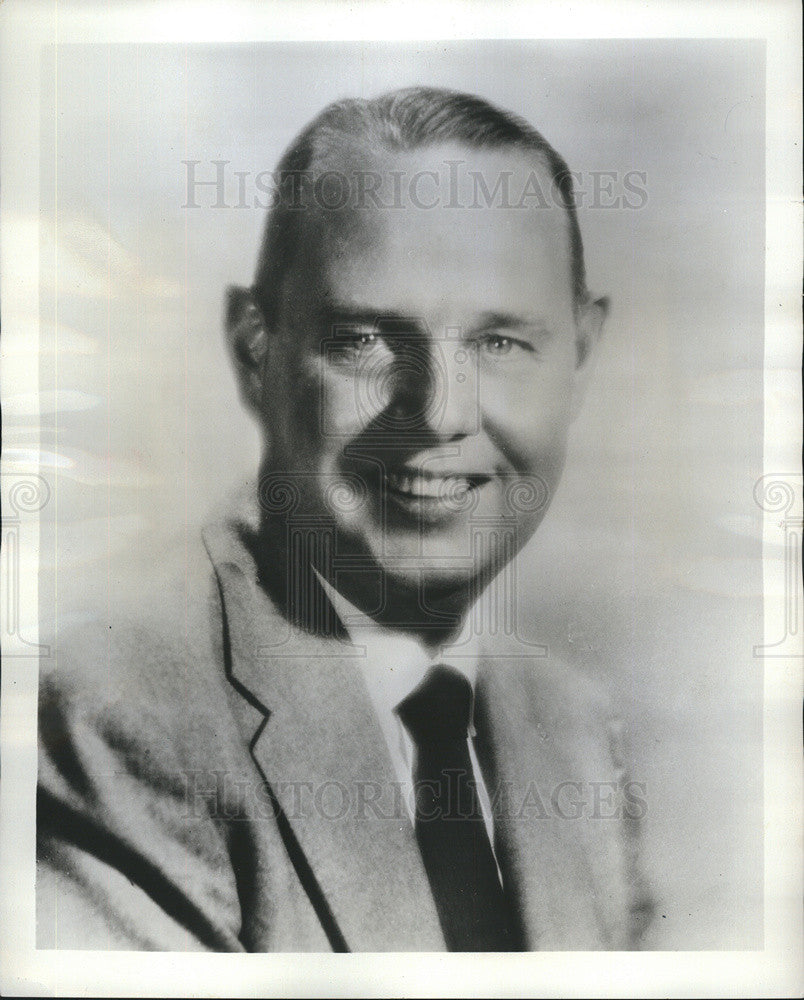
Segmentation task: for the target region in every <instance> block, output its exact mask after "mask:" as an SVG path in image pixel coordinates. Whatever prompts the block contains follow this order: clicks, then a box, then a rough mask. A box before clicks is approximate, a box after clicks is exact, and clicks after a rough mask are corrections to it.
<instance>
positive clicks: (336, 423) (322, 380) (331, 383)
mask: <svg viewBox="0 0 804 1000" xmlns="http://www.w3.org/2000/svg"><path fill="white" fill-rule="evenodd" d="M316 383H317V385H318V386H319V413H320V420H321V426H322V430H323V432H324V434H325V435H327V436H329V437H330V438H331V439H332V440H341V441H342V442H344V443H345V442H347V441H349V440H351V439H352V438H354V437H355V436H356V435H358V434H359V433H360V432H361V431H362V430H364V429H365V428H366V427H367V426H368V425H369V424H371V423H372V422H373V421H374V420H376V419H377V417H378V416H380V414H381V413H383V411H384V410H385V409H386V408H387V406H388V398H387V393H386V391H385V380H381V379H377V378H367V377H363V376H361V375H360V374H354V373H349V372H344V371H342V370H340V369H338V368H337V367H335V366H326V365H321V366H319V370H318V373H317V377H316Z"/></svg>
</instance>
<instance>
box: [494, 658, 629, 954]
mask: <svg viewBox="0 0 804 1000" xmlns="http://www.w3.org/2000/svg"><path fill="white" fill-rule="evenodd" d="M597 715H598V716H599V717H595V716H596V713H595V712H594V711H591V712H590V705H589V692H588V690H587V691H584V689H583V685H582V684H579V683H578V682H577V681H573V680H572V679H571V676H570V675H568V674H567V673H566V672H565V671H563V670H562V669H561V667H559V666H557V665H556V664H555V663H554V662H553V661H550V660H534V659H523V658H521V657H518V658H514V657H509V658H504V657H495V658H494V659H493V660H490V659H487V660H486V661H485V662H484V663H483V664H482V665H481V669H480V672H479V676H478V688H477V708H476V725H477V728H478V756H479V757H480V759H481V761H482V762H483V768H484V772H485V773H486V774H487V783H488V785H489V792H490V794H492V796H493V795H495V794H496V795H497V801H496V803H495V806H496V809H495V832H496V848H497V855H498V861H499V863H500V867H501V870H502V872H503V876H504V879H505V881H506V884H507V885H508V886H509V887H510V890H509V891H511V892H512V894H513V896H514V899H515V905H516V907H517V909H518V912H519V914H520V918H521V921H522V927H523V931H524V937H525V946H526V948H528V949H539V950H570V949H583V950H593V949H594V950H596V949H601V948H618V947H620V948H621V947H626V946H627V945H626V942H627V929H628V928H627V910H628V908H627V899H626V897H625V893H624V886H625V884H626V881H625V875H626V873H625V871H624V864H623V851H622V844H621V841H620V835H621V826H622V824H621V823H620V822H619V821H618V820H617V819H616V818H613V817H612V816H611V815H610V814H611V813H612V812H613V811H614V810H613V807H612V806H611V804H610V798H609V795H610V793H611V792H612V788H615V789H616V782H617V781H618V778H619V775H618V774H617V772H616V771H615V770H614V767H613V764H612V761H611V758H610V756H609V755H608V752H607V746H606V738H605V732H606V730H605V718H603V717H602V713H597ZM612 783H614V784H612ZM596 785H597V786H598V788H599V789H600V791H598V792H596V791H595V786H596ZM596 796H597V798H596ZM615 798H617V796H616V794H615ZM596 803H597V804H596ZM595 813H597V814H598V815H595Z"/></svg>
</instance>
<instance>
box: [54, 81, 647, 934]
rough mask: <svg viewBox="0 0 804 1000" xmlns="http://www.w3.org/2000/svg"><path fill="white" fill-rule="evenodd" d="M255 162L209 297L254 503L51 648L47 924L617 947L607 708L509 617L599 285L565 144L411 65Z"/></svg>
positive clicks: (618, 780)
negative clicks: (257, 196)
mask: <svg viewBox="0 0 804 1000" xmlns="http://www.w3.org/2000/svg"><path fill="white" fill-rule="evenodd" d="M276 176H277V190H276V198H275V202H274V205H273V207H272V209H271V212H270V214H269V218H268V223H267V227H266V233H265V238H264V242H263V248H262V252H261V256H260V261H259V264H258V268H257V274H256V278H255V281H254V285H253V287H252V288H251V289H249V290H245V289H236V290H233V291H232V293H231V294H230V299H229V305H228V311H227V329H228V335H229V344H230V347H231V353H232V357H233V360H234V363H235V368H236V371H237V375H238V380H239V385H240V389H241V394H242V397H243V400H244V402H245V403H246V405H247V406H248V407H249V409H250V410H251V411H252V412H253V413H254V414H255V415H256V418H257V420H258V421H259V424H260V427H261V428H262V431H263V437H264V449H263V458H262V464H261V469H260V476H259V483H258V484H256V485H254V486H252V488H251V491H250V492H251V494H252V496H251V505H250V508H249V505H248V504H246V507H245V509H244V510H242V511H239V512H238V513H237V514H235V515H230V516H229V517H228V518H225V519H224V520H223V521H221V522H220V523H218V524H215V525H211V526H210V527H209V528H207V529H206V530H205V532H204V551H203V552H201V553H199V554H198V556H197V557H196V556H192V555H188V557H187V560H186V563H185V565H183V566H182V568H181V573H180V576H179V578H178V582H177V583H174V584H173V585H172V587H162V588H158V587H156V586H155V585H153V586H151V587H150V588H148V591H149V592H148V594H147V595H146V601H145V603H146V605H149V606H148V607H146V608H144V609H141V610H139V611H136V612H131V611H130V610H129V611H128V612H127V614H126V615H125V617H124V616H122V615H121V616H115V617H114V619H113V620H109V621H104V622H101V623H99V625H98V628H96V629H92V628H88V629H86V630H85V632H84V634H83V635H82V636H80V637H76V638H75V639H73V640H72V641H71V642H70V643H69V646H68V649H67V653H66V655H65V653H63V652H61V649H60V656H59V662H58V664H57V666H56V669H54V670H53V671H51V673H50V674H49V675H48V676H46V677H45V678H44V679H43V686H42V720H41V736H42V741H43V752H42V757H41V765H40V797H39V813H38V819H39V828H40V834H41V837H40V875H39V886H38V894H39V904H40V946H57V947H104V948H114V947H125V948H132V947H135V948H157V949H190V948H198V949H212V950H233V951H235V950H247V951H265V950H285V951H299V950H329V949H332V950H336V951H347V950H350V951H359V950H378V951H383V950H387V951H394V950H426V951H430V950H443V949H445V948H446V949H449V950H469V951H472V950H522V949H536V948H540V949H556V948H582V949H591V948H626V947H635V946H637V945H638V944H639V940H640V935H641V933H642V928H643V927H644V924H645V917H646V914H647V913H648V911H649V903H648V901H647V897H646V895H645V894H644V891H643V888H642V884H641V880H640V878H639V875H638V870H637V864H636V820H637V819H638V817H639V814H640V811H641V809H640V806H641V803H640V801H639V800H638V798H635V796H634V795H633V792H632V789H631V786H630V785H629V783H628V781H627V778H626V777H625V773H624V769H623V759H622V748H621V740H620V737H619V733H618V724H617V722H616V720H615V719H614V718H613V717H612V716H611V714H610V712H609V710H608V708H607V705H606V701H605V698H604V697H603V696H602V694H601V693H600V692H599V691H598V690H597V689H596V687H595V686H594V685H593V684H592V683H591V682H590V681H588V680H587V679H585V678H583V677H582V676H580V675H579V674H577V673H576V672H575V671H574V670H573V669H572V668H571V667H569V666H568V665H565V664H560V663H557V662H555V660H554V659H553V658H551V657H550V655H549V651H547V650H544V649H542V648H541V647H535V646H532V645H528V643H527V642H526V641H524V640H522V639H521V637H518V636H516V635H514V636H512V635H506V636H504V635H503V633H505V632H509V633H510V632H511V629H510V628H509V629H506V628H500V627H499V626H500V619H501V617H504V616H507V615H509V614H510V609H511V604H512V601H513V598H514V596H515V595H514V594H513V593H512V592H511V591H512V589H513V587H514V586H515V581H516V578H515V577H513V578H512V577H511V574H510V568H511V566H512V565H513V562H512V561H513V560H514V559H515V557H516V555H517V553H518V552H519V550H520V549H521V547H522V546H523V545H524V543H525V542H526V541H527V540H528V539H529V538H530V537H531V536H532V534H533V532H534V531H535V530H536V527H537V526H538V524H539V522H540V520H541V519H542V517H543V515H544V513H545V510H546V509H547V506H548V504H549V501H550V499H551V498H552V496H553V493H554V491H555V488H556V486H557V484H558V480H559V476H560V473H561V469H562V466H563V463H564V457H565V451H566V440H567V432H568V428H569V426H570V423H571V421H572V419H573V417H574V415H575V414H576V412H577V410H578V407H579V405H580V402H581V398H582V396H583V391H584V387H585V384H586V381H587V378H588V375H589V371H590V366H591V362H592V359H593V356H594V353H595V347H596V345H597V342H598V338H599V336H600V331H601V327H602V324H603V320H604V318H605V313H606V302H605V300H602V299H594V298H592V297H591V296H590V295H589V293H588V291H587V289H586V282H585V275H584V264H583V252H582V246H581V237H580V233H579V230H578V224H577V219H576V216H575V211H574V207H573V202H572V181H571V178H570V175H569V172H568V171H567V168H566V166H565V164H564V162H563V161H562V160H561V158H560V157H559V156H558V155H557V154H556V153H555V151H553V150H552V148H551V147H550V146H549V145H548V144H547V142H546V141H545V140H544V139H543V138H542V137H541V136H540V135H539V134H538V133H537V132H535V131H534V130H533V129H532V128H531V127H530V126H528V125H527V124H525V123H524V122H522V121H520V120H518V119H516V118H514V117H513V116H511V115H509V114H507V113H504V112H502V111H500V110H498V109H496V108H494V107H492V106H490V105H488V104H487V103H486V102H484V101H482V100H479V99H477V98H474V97H470V96H467V95H461V94H455V93H451V92H446V91H440V90H432V89H423V88H415V89H410V90H403V91H398V92H396V93H392V94H389V95H386V96H384V97H381V98H379V99H377V100H373V101H357V100H349V101H342V102H339V103H337V104H335V105H332V106H331V107H329V108H327V109H326V110H325V111H324V112H322V114H321V115H319V117H318V118H317V119H316V120H315V121H313V122H312V124H311V125H309V126H308V128H307V129H306V130H305V131H304V132H303V133H302V134H301V135H300V136H299V137H298V138H297V140H296V141H295V142H294V143H293V145H292V146H291V148H290V150H289V151H288V152H287V153H286V155H285V157H284V158H283V160H282V162H281V163H280V166H279V169H278V171H277V175H276ZM498 193H499V197H498ZM500 581H503V583H504V584H505V586H501V584H500ZM512 581H513V582H512ZM506 587H507V589H506ZM483 616H485V617H484V620H485V622H486V627H485V631H486V632H487V633H491V634H492V635H494V634H495V633H496V634H497V636H496V639H495V641H494V643H493V644H492V645H491V646H487V648H486V649H482V648H481V646H482V641H481V640H483V638H484V637H483V635H479V633H482V632H483V631H484V630H483V629H478V628H477V627H476V624H477V621H478V620H480V618H481V617H483ZM506 620H507V619H506ZM486 638H488V636H487V637H486ZM503 639H504V641H503ZM64 645H65V644H64V643H61V644H60V647H64ZM603 803H605V807H602V804H603Z"/></svg>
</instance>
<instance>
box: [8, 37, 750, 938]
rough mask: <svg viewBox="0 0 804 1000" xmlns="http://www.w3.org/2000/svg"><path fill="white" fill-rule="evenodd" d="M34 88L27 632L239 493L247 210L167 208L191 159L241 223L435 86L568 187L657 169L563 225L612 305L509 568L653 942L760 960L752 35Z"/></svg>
mask: <svg viewBox="0 0 804 1000" xmlns="http://www.w3.org/2000/svg"><path fill="white" fill-rule="evenodd" d="M49 73H50V78H49V79H48V80H46V81H45V82H44V86H43V93H44V94H46V95H48V102H47V105H46V107H43V117H42V125H43V136H44V138H43V147H42V158H41V162H42V177H41V195H42V205H41V207H42V217H41V226H42V229H41V234H42V255H41V265H42V274H41V288H42V299H41V302H40V319H41V324H42V345H43V355H42V384H43V388H44V389H45V390H52V393H51V392H48V391H45V393H44V394H43V396H42V403H43V407H44V410H45V412H44V413H42V415H41V418H38V419H40V420H41V428H42V429H41V442H42V444H41V446H42V449H43V450H45V451H46V452H47V453H48V455H46V457H45V461H49V462H50V463H51V465H50V469H49V471H48V469H47V468H46V469H45V470H44V471H45V473H46V475H48V478H49V481H50V482H51V483H52V484H53V488H54V497H53V503H52V504H50V505H49V507H48V509H47V510H46V511H45V512H44V515H45V517H47V515H48V514H54V515H55V518H54V519H53V520H51V521H50V522H47V521H46V522H45V523H44V526H43V532H44V533H43V541H42V595H43V597H42V618H43V622H42V629H43V631H49V630H50V628H51V627H53V626H56V627H57V628H58V630H61V629H63V628H64V627H66V625H67V624H69V623H70V622H74V621H76V620H80V619H84V618H88V617H95V616H96V615H98V614H100V613H103V610H104V609H105V608H106V605H107V599H108V594H109V591H110V590H114V591H115V592H117V593H118V594H120V593H122V594H125V593H126V592H127V591H128V590H129V589H131V590H133V589H136V588H137V586H138V585H139V581H140V580H141V579H142V578H143V576H142V574H143V572H144V571H145V570H146V569H147V568H150V567H151V566H152V565H153V564H154V563H155V562H158V561H160V560H161V559H163V558H164V557H165V556H166V554H167V553H168V551H169V550H170V549H171V548H172V547H175V548H176V549H177V551H180V550H181V548H182V546H183V544H184V536H185V533H189V534H192V533H194V531H195V527H196V526H197V525H198V524H199V523H200V522H201V521H202V520H203V518H204V516H205V514H206V513H207V511H208V510H209V508H210V507H211V506H212V505H214V504H215V503H216V502H217V501H218V500H219V499H220V498H221V497H222V496H223V495H225V493H226V492H227V491H228V489H229V488H230V487H231V486H235V485H236V484H237V483H238V482H239V481H240V480H242V479H243V478H244V477H247V476H249V475H251V476H253V474H254V469H255V465H256V459H257V454H258V439H257V434H256V430H255V429H254V427H253V426H252V424H251V423H250V421H249V420H248V418H247V417H246V416H245V414H243V413H242V412H241V410H240V408H239V405H238V402H237V394H236V390H235V386H234V380H233V377H232V376H231V374H230V371H229V366H228V362H227V359H226V356H225V352H224V349H223V344H222V338H221V317H222V299H223V290H224V287H225V285H226V284H227V283H230V282H237V283H248V282H250V280H251V277H252V273H253V268H254V263H255V257H256V251H257V246H258V243H259V237H260V232H261V227H262V225H263V222H264V215H265V213H264V210H262V209H259V208H255V207H249V208H244V209H238V208H234V207H230V208H223V209H215V208H212V207H209V206H210V205H211V203H212V196H211V194H207V193H205V192H204V191H203V190H202V191H201V192H199V195H198V197H197V200H198V201H199V203H200V204H201V205H203V206H205V207H201V208H198V209H185V208H183V207H182V206H183V205H184V204H185V203H186V190H185V177H186V171H185V167H184V165H183V163H182V161H183V160H187V159H195V160H201V161H203V162H202V164H201V165H200V166H199V167H198V175H199V177H201V176H202V172H203V171H205V170H206V176H212V171H213V168H212V166H211V165H209V161H211V160H216V159H218V160H228V161H231V164H230V167H229V168H228V171H229V177H230V186H229V189H228V194H227V199H228V203H229V205H234V204H236V202H237V197H238V193H237V182H236V180H235V179H234V175H233V171H234V170H241V171H247V172H248V173H249V174H250V175H252V176H253V175H255V174H257V173H259V172H260V171H262V170H270V169H273V167H274V166H275V164H276V160H277V158H278V156H279V155H280V153H281V152H282V150H283V149H284V147H285V146H286V145H287V143H288V142H289V141H290V140H291V139H292V138H293V136H294V135H295V134H296V132H297V131H298V130H299V129H300V127H301V126H302V125H303V124H305V123H306V121H307V120H308V119H309V118H310V117H312V115H313V114H315V113H316V112H317V111H318V110H319V109H320V108H321V107H322V106H323V105H324V104H326V103H328V102H329V101H330V100H333V99H335V98H337V97H340V96H346V95H366V96H371V95H374V94H377V93H379V92H382V91H384V90H387V89H391V88H393V87H397V86H402V85H407V84H413V83H426V84H432V85H443V86H449V87H455V88H459V89H462V90H469V91H472V92H476V93H478V94H480V95H482V96H484V97H486V98H488V99H491V100H492V101H495V102H497V103H499V104H501V105H503V106H504V107H507V108H509V109H511V110H513V111H516V112H518V113H520V114H522V115H524V116H525V117H526V118H528V119H529V120H530V121H531V122H532V123H533V124H534V125H535V126H536V127H537V128H539V129H540V130H541V131H542V132H543V133H544V134H545V136H546V137H547V138H548V139H549V140H550V141H551V142H552V143H553V144H554V145H555V146H556V148H557V149H558V150H559V151H560V152H561V153H562V154H563V155H564V156H565V158H566V159H567V161H568V163H569V165H570V167H571V168H572V169H573V170H576V171H580V172H581V173H582V174H584V175H588V174H589V173H590V172H591V171H609V170H611V171H618V172H620V173H623V172H625V171H628V170H639V171H644V172H645V173H646V174H647V180H646V183H645V186H646V188H647V192H648V200H647V203H646V204H645V206H644V207H642V208H641V209H639V210H633V209H627V208H619V209H612V208H608V209H606V208H597V209H595V208H586V209H582V210H581V212H580V221H581V227H582V231H583V234H584V239H585V243H586V258H587V268H588V272H589V282H590V285H591V286H592V288H593V290H595V291H599V292H606V293H608V294H610V295H611V297H612V304H613V309H612V314H611V316H610V320H609V323H608V326H607V330H606V339H605V342H604V344H603V349H602V353H601V357H600V359H599V362H598V368H597V371H596V373H595V378H594V383H593V385H592V387H591V391H590V395H589V398H588V400H587V405H586V408H585V410H584V412H583V414H582V416H581V417H580V419H579V420H578V422H577V424H576V425H575V427H574V429H573V436H572V445H571V452H570V457H569V461H568V466H567V470H566V473H565V477H564V481H563V485H562V488H561V490H560V493H559V495H558V497H557V498H556V501H555V503H554V505H553V507H552V509H551V511H550V513H549V514H548V516H547V518H546V519H545V522H544V524H543V526H542V527H541V528H540V530H539V532H538V534H537V536H536V539H535V540H534V543H533V544H532V545H531V546H530V547H529V549H528V550H527V552H526V553H525V554H523V556H522V557H521V558H520V562H519V581H520V586H519V592H518V599H519V601H520V621H521V622H522V623H523V625H522V628H523V631H524V634H525V636H526V637H527V638H529V639H531V640H534V641H540V642H546V643H547V644H548V645H549V646H550V649H551V652H552V651H554V650H555V652H556V653H557V654H558V655H568V656H571V657H572V658H573V659H575V660H577V661H580V662H581V663H582V664H583V665H584V666H585V667H586V668H587V669H588V670H590V671H592V672H596V673H601V674H605V675H608V677H609V679H610V680H611V681H612V683H613V684H614V686H615V687H616V688H617V689H618V690H619V692H620V695H621V697H622V699H623V702H624V705H625V708H626V712H627V715H628V717H629V719H630V724H631V731H632V743H633V749H634V758H635V761H636V764H635V766H634V772H633V777H634V778H635V779H636V780H638V781H644V782H645V783H646V785H647V800H648V815H647V818H646V831H645V833H646V841H645V861H646V865H647V867H648V869H649V871H650V873H651V876H652V878H653V881H654V885H655V888H656V891H657V894H658V896H659V899H660V909H659V916H658V922H657V923H658V926H657V929H656V932H655V938H654V941H653V944H654V946H655V947H658V948H696V949H697V948H700V949H704V948H705V949H717V948H734V949H736V948H751V947H759V946H761V943H762V890H763V881H762V880H763V870H762V848H763V842H762V832H763V830H762V748H761V738H762V660H761V659H758V658H756V657H754V656H753V654H752V650H753V646H754V645H755V644H756V643H759V642H762V598H761V594H762V571H761V563H760V558H761V546H760V537H761V535H760V532H761V512H760V510H759V509H758V508H757V507H756V505H755V504H754V502H753V499H752V489H753V485H754V482H755V481H756V480H757V479H758V478H759V476H760V475H761V474H762V359H763V350H762V349H763V308H764V306H763V290H764V273H763V244H764V203H763V200H764V134H763V108H764V88H763V79H764V51H763V45H762V43H758V42H750V41H745V42H743V41H717V42H716V41H689V40H672V41H669V40H668V41H664V40H661V41H653V40H636V41H628V40H617V41H589V42H581V41H560V42H496V41H489V42H472V43H470V42H460V43H451V42H444V43H436V42H431V43H426V44H421V43H405V44H400V45H392V44H385V43H377V42H371V43H332V44H328V43H318V42H316V43H287V44H272V45H263V46H257V45H255V46H226V47H209V46H194V47H191V48H187V47H185V46H178V45H176V46H174V45H161V46H145V45H136V46H135V45H129V46H123V45H115V46H103V45H93V46H65V45H62V46H60V47H59V50H58V56H57V58H56V57H55V54H54V56H53V60H52V65H51V67H50V70H49ZM54 86H55V88H56V94H57V104H56V107H55V112H56V113H55V116H54V107H53V105H52V103H51V101H50V96H51V95H52V93H53V87H54ZM254 193H255V192H254V189H253V187H251V186H250V185H249V186H247V197H248V200H249V201H251V200H253V195H254ZM54 394H55V395H54ZM20 417H21V419H20V421H19V426H20V429H19V432H18V433H19V442H18V443H19V444H20V445H22V446H24V444H25V437H26V431H25V419H24V414H21V415H20ZM36 420H37V418H36V417H35V415H34V414H33V412H32V414H31V416H30V429H31V436H32V437H33V436H34V434H35V427H36ZM9 443H11V442H9ZM48 456H49V457H48ZM56 570H57V572H56Z"/></svg>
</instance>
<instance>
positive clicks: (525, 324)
mask: <svg viewBox="0 0 804 1000" xmlns="http://www.w3.org/2000/svg"><path fill="white" fill-rule="evenodd" d="M533 327H538V328H541V329H543V330H546V329H547V324H546V323H545V320H544V317H543V316H519V315H517V314H516V313H506V312H484V313H481V315H480V317H479V319H478V321H477V323H473V324H472V328H471V329H472V332H473V333H485V332H486V331H487V330H524V329H532V328H533Z"/></svg>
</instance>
